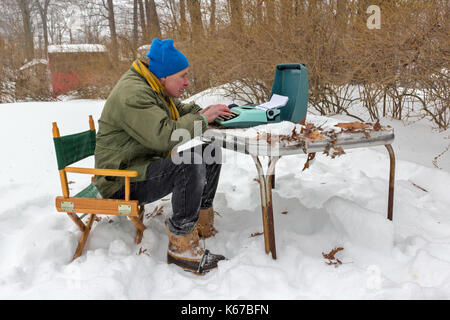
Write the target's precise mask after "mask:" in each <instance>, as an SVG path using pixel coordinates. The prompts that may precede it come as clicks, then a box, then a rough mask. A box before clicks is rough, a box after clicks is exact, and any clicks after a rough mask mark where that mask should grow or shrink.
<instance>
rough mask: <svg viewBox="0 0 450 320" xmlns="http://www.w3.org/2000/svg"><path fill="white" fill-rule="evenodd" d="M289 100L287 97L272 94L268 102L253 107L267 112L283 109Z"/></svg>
mask: <svg viewBox="0 0 450 320" xmlns="http://www.w3.org/2000/svg"><path fill="white" fill-rule="evenodd" d="M288 100H289V97H285V96H280V95H278V94H273V95H272V98H270V101H268V102H265V103H262V104H260V105H257V106H255V108H257V109H262V110H269V109H276V108H281V107H284V106H285V105H286V104H287V102H288Z"/></svg>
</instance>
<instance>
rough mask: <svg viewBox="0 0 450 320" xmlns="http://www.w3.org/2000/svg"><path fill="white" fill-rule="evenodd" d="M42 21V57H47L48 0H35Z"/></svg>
mask: <svg viewBox="0 0 450 320" xmlns="http://www.w3.org/2000/svg"><path fill="white" fill-rule="evenodd" d="M35 1H36V6H37V8H38V11H39V16H40V17H41V21H42V31H43V33H44V57H47V48H48V17H47V16H48V7H49V5H50V0H35Z"/></svg>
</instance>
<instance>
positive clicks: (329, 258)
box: [322, 247, 344, 260]
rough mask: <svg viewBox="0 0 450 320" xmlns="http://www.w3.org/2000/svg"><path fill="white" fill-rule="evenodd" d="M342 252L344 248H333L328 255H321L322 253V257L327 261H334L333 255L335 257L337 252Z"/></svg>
mask: <svg viewBox="0 0 450 320" xmlns="http://www.w3.org/2000/svg"><path fill="white" fill-rule="evenodd" d="M342 250H344V248H342V247H338V248H334V249H333V250H331V251H330V252H329V253H323V252H322V256H323V257H324V258H325V259H328V260H334V259H335V257H334V255H335V254H336V253H338V252H339V251H342Z"/></svg>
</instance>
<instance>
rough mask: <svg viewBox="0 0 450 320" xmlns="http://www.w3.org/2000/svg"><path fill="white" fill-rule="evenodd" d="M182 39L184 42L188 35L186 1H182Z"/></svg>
mask: <svg viewBox="0 0 450 320" xmlns="http://www.w3.org/2000/svg"><path fill="white" fill-rule="evenodd" d="M178 33H179V34H180V38H181V39H182V40H184V39H185V38H186V34H188V24H187V20H186V2H185V0H180V30H178Z"/></svg>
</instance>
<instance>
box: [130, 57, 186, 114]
mask: <svg viewBox="0 0 450 320" xmlns="http://www.w3.org/2000/svg"><path fill="white" fill-rule="evenodd" d="M133 68H134V70H136V72H137V73H139V74H140V75H141V76H143V77H144V78H145V80H147V82H148V84H149V85H150V87H152V89H153V91H155V92H156V93H157V94H160V95H162V96H166V95H165V94H166V89H165V88H164V86H163V85H162V84H161V82H160V81H159V79H158V78H157V77H156V76H155V75H154V74H153V73H151V72H150V70H148V67H147V66H146V65H145V64H144V63H143V62H142V61H141V60H139V59H137V60H136V61H134V62H133ZM167 98H168V100H169V101H168V102H169V107H170V112H171V114H172V120H177V119H178V118H179V117H180V113H179V112H178V109H177V108H176V107H175V104H174V103H173V101H172V99H171V98H170V97H167Z"/></svg>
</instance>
